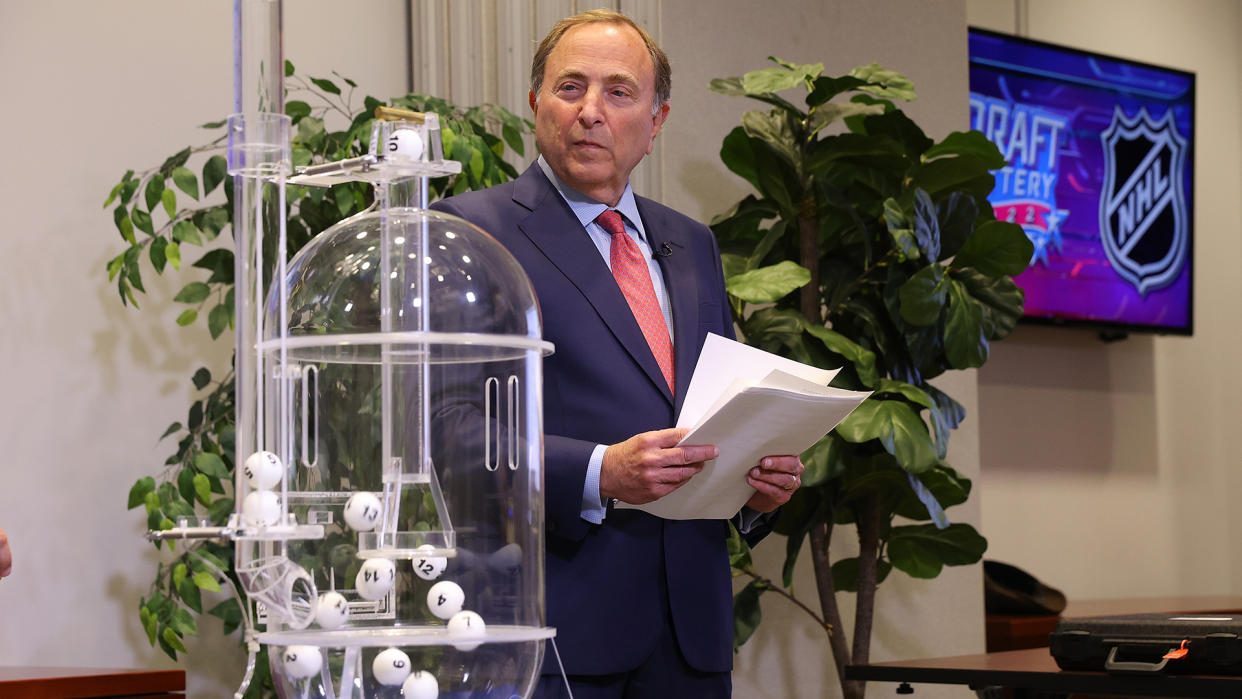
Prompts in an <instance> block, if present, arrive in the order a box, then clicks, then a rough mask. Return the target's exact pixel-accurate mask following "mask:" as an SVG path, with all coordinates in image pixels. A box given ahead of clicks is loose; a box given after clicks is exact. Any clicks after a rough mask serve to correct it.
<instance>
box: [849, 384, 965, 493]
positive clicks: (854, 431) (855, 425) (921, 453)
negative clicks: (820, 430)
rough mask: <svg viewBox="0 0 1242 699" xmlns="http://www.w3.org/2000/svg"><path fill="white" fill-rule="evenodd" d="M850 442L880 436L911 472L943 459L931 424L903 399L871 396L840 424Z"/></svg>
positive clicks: (900, 462)
mask: <svg viewBox="0 0 1242 699" xmlns="http://www.w3.org/2000/svg"><path fill="white" fill-rule="evenodd" d="M836 432H837V434H839V435H841V437H842V438H843V439H845V440H846V441H847V442H853V443H854V444H861V443H863V442H867V441H870V440H872V439H878V440H880V444H882V445H883V446H884V451H886V452H888V453H889V454H892V455H893V457H894V458H896V459H897V463H898V464H899V465H900V466H901V467H902V468H903V469H905V470H906V471H909V472H910V473H915V474H917V473H921V472H923V471H926V470H927V469H929V468H931V467H933V466H935V465H936V464H938V463H939V462H940V459H939V458H937V456H936V446H935V444H933V443H932V440H931V435H930V434H929V433H928V431H927V425H925V424H924V423H923V421H922V420H921V419H919V416H918V414H917V413H915V412H914V410H913V409H912V408H911V407H910V406H909V405H907V404H906V403H904V402H902V401H896V400H883V399H878V398H875V397H872V398H868V399H867V400H865V401H863V402H862V404H861V405H859V406H858V407H857V408H856V409H855V410H854V412H852V413H850V415H849V417H847V418H845V419H844V420H842V421H841V424H840V425H837V428H836Z"/></svg>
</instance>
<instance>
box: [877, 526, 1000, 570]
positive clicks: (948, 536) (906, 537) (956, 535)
mask: <svg viewBox="0 0 1242 699" xmlns="http://www.w3.org/2000/svg"><path fill="white" fill-rule="evenodd" d="M987 548H988V542H987V539H984V538H983V537H982V536H980V535H979V532H977V531H975V528H974V527H972V526H970V525H969V524H961V523H958V524H951V525H949V526H948V527H947V528H945V529H937V528H936V526H935V525H933V524H916V525H909V526H900V527H893V529H892V531H891V532H890V534H889V539H888V559H889V560H890V561H892V563H893V566H894V567H896V568H897V569H898V570H901V571H903V572H905V573H906V574H907V575H909V576H911V577H914V578H934V577H936V576H937V575H940V571H941V569H943V567H944V566H946V565H950V566H959V565H970V564H972V563H977V562H979V559H981V558H982V557H983V554H984V552H985V551H987Z"/></svg>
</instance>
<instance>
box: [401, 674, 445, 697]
mask: <svg viewBox="0 0 1242 699" xmlns="http://www.w3.org/2000/svg"><path fill="white" fill-rule="evenodd" d="M401 694H402V696H404V697H405V699H436V697H438V696H440V683H439V682H438V681H436V676H435V675H433V674H431V673H430V672H427V671H426V670H415V671H414V672H411V673H410V676H409V677H407V678H405V682H403V683H401Z"/></svg>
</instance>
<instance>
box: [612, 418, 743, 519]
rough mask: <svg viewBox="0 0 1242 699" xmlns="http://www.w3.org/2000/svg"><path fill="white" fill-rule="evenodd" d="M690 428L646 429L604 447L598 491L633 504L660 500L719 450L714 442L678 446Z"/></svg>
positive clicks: (701, 468) (698, 469) (691, 475)
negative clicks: (647, 430)
mask: <svg viewBox="0 0 1242 699" xmlns="http://www.w3.org/2000/svg"><path fill="white" fill-rule="evenodd" d="M689 432H690V430H688V429H685V428H680V427H673V428H669V429H666V430H655V431H653V432H643V433H641V434H636V435H634V436H633V437H630V438H629V439H627V440H625V441H624V442H618V443H617V444H613V445H612V446H610V447H608V448H607V449H606V450H605V451H604V460H603V463H602V464H601V465H600V474H599V493H600V495H601V496H602V497H604V498H616V499H618V500H620V501H622V502H628V503H630V504H631V505H642V504H644V503H648V502H652V501H653V500H658V499H660V498H662V497H664V496H665V495H668V494H669V493H671V492H673V491H674V490H677V489H678V488H680V487H681V486H683V485H685V483H686V481H689V480H690V479H691V478H692V477H693V476H694V475H695V474H697V473H698V472H699V471H701V470H703V462H705V461H708V460H710V459H714V458H716V457H717V456H718V455H719V450H718V449H717V448H716V447H715V446H714V445H711V444H703V445H686V446H680V447H679V446H677V442H679V441H681V439H682V438H683V437H685V436H686V434H687V433H689Z"/></svg>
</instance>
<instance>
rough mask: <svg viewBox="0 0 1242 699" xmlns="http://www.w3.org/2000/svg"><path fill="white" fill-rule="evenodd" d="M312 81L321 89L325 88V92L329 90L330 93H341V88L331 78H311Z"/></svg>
mask: <svg viewBox="0 0 1242 699" xmlns="http://www.w3.org/2000/svg"><path fill="white" fill-rule="evenodd" d="M310 81H311V82H312V83H314V84H315V87H317V88H319V89H320V90H323V91H324V92H327V93H328V94H331V95H339V94H341V88H339V87H337V86H336V83H334V82H332V81H331V80H327V79H325V78H311V79H310Z"/></svg>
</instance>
